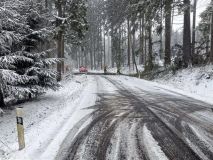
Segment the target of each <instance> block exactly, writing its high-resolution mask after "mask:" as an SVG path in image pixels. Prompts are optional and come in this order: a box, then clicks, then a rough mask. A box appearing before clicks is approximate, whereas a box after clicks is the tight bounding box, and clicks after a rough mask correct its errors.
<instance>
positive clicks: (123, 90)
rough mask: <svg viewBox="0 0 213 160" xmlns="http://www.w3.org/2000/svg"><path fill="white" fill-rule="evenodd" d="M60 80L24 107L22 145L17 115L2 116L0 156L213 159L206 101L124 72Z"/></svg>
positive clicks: (102, 159) (212, 124)
mask: <svg viewBox="0 0 213 160" xmlns="http://www.w3.org/2000/svg"><path fill="white" fill-rule="evenodd" d="M63 85H64V86H65V87H64V88H63V89H62V90H61V91H60V92H57V93H52V92H51V93H48V94H47V95H45V96H44V97H42V98H41V99H39V100H38V101H37V102H29V103H27V104H24V105H23V107H24V108H25V112H26V116H25V124H26V126H27V127H26V142H27V147H26V148H25V149H24V150H23V151H17V148H18V147H17V142H16V141H17V140H16V132H15V127H14V126H15V124H14V123H15V121H14V122H13V121H12V120H10V121H9V120H8V119H12V117H13V116H14V113H10V114H8V115H6V116H4V117H3V118H0V128H2V129H5V128H7V129H6V130H3V132H0V138H1V140H2V141H3V142H4V144H6V146H5V145H3V144H1V142H0V144H1V145H0V159H1V157H2V159H10V160H16V159H20V160H28V159H29V160H34V159H35V160H37V159H39V160H54V159H56V160H64V159H66V160H69V159H71V160H73V159H81V160H92V159H97V160H105V159H108V160H124V159H128V160H130V159H131V160H132V159H134V160H140V159H142V160H147V159H149V160H164V159H165V160H168V159H172V160H173V159H175V160H196V159H203V160H212V159H213V118H212V117H213V112H212V110H211V109H212V108H213V107H212V105H210V104H207V103H204V102H202V101H199V100H196V99H193V98H190V97H188V96H185V95H184V94H180V93H177V92H174V90H173V91H172V90H170V89H168V88H164V87H163V86H158V85H156V83H152V82H148V81H144V80H139V79H137V78H131V77H126V76H102V75H97V76H96V75H90V76H89V75H88V76H85V75H82V76H76V77H75V78H74V79H72V80H70V81H69V80H68V81H67V82H66V83H65V84H63ZM41 104H42V105H41ZM38 105H40V106H41V107H36V106H38ZM55 107H56V109H55ZM47 108H48V109H47ZM28 111H29V112H28ZM39 115H40V116H41V118H39ZM5 121H6V123H5ZM8 126H9V127H8ZM5 138H6V139H5ZM1 154H2V155H1Z"/></svg>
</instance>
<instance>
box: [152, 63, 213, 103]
mask: <svg viewBox="0 0 213 160" xmlns="http://www.w3.org/2000/svg"><path fill="white" fill-rule="evenodd" d="M153 81H154V82H157V83H160V84H163V85H165V86H167V87H169V88H173V89H177V90H180V91H179V92H181V93H182V92H184V93H185V94H186V93H187V95H194V97H195V98H197V99H201V100H203V101H208V102H210V103H213V94H212V93H213V65H208V66H205V67H197V68H188V69H183V70H180V71H177V73H176V74H175V75H173V74H172V73H170V74H167V75H164V76H162V77H159V78H156V79H154V80H153Z"/></svg>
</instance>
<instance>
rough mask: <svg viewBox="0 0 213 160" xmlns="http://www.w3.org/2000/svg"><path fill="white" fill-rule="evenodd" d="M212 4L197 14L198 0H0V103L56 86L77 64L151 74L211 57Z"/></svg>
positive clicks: (211, 59)
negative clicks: (178, 21)
mask: <svg viewBox="0 0 213 160" xmlns="http://www.w3.org/2000/svg"><path fill="white" fill-rule="evenodd" d="M211 5H212V3H209V5H208V6H207V8H206V9H205V10H204V11H203V12H202V13H201V14H200V15H197V14H196V10H197V0H194V1H190V0H183V1H181V0H158V1H156V0H149V1H147V0H35V1H33V0H1V2H0V82H1V83H0V105H1V106H2V107H4V106H5V105H10V104H15V103H22V102H24V101H26V100H29V99H32V98H35V97H37V96H39V95H41V94H43V93H45V91H46V89H52V90H57V89H59V88H60V83H59V82H60V81H61V80H62V78H63V75H64V74H65V72H66V70H72V69H74V68H79V67H80V66H86V67H88V68H89V69H91V70H103V69H104V68H105V69H106V68H107V69H108V68H116V70H117V71H116V72H117V73H118V74H121V67H128V68H129V69H134V70H136V73H137V75H139V74H140V75H146V74H147V73H155V72H158V70H160V69H161V70H162V69H163V70H172V71H174V72H175V71H176V70H178V69H182V68H187V67H194V66H203V65H207V64H211V63H212V62H213V24H212V22H213V16H212V6H211ZM176 16H182V17H183V18H182V22H180V23H181V24H182V27H181V28H179V29H178V30H175V29H174V25H175V23H174V19H175V18H176ZM198 16H200V18H201V21H199V23H198V24H197V22H196V19H197V17H198ZM138 66H143V68H144V70H143V71H140V70H138Z"/></svg>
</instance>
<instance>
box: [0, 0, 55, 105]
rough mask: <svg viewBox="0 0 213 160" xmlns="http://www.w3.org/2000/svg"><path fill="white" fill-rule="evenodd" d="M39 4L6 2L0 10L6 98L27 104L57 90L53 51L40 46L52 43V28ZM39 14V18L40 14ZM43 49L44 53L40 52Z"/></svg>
mask: <svg viewBox="0 0 213 160" xmlns="http://www.w3.org/2000/svg"><path fill="white" fill-rule="evenodd" d="M40 6H41V5H39V4H38V3H34V2H30V1H25V0H19V1H12V0H11V1H7V2H5V3H4V7H0V19H1V21H0V26H1V29H0V32H1V35H0V43H1V45H0V70H1V72H2V81H3V82H4V83H3V84H2V91H3V94H4V98H10V99H13V100H15V101H17V100H18V101H19V100H27V99H29V98H33V97H36V96H38V95H40V94H42V93H44V92H45V89H48V88H50V89H53V90H56V89H57V88H58V87H59V84H58V83H57V82H56V72H55V71H53V70H51V69H49V66H50V65H52V64H53V63H56V62H57V61H58V60H57V59H51V58H48V56H47V55H48V54H50V53H52V52H51V50H46V49H47V48H46V47H45V46H42V45H41V44H42V43H44V44H46V43H48V42H49V41H51V39H52V36H53V28H52V27H51V23H50V21H49V20H48V19H47V18H46V17H45V16H44V15H45V10H44V9H43V8H41V7H40ZM39 13H40V14H39ZM41 48H43V49H41Z"/></svg>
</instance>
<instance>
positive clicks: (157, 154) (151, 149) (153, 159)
mask: <svg viewBox="0 0 213 160" xmlns="http://www.w3.org/2000/svg"><path fill="white" fill-rule="evenodd" d="M143 141H144V144H145V145H144V147H145V150H146V152H147V153H148V156H149V159H150V160H168V158H167V156H166V155H165V153H164V152H163V151H162V150H161V147H160V146H159V145H158V142H157V141H156V140H155V139H154V137H153V136H152V134H151V132H150V130H148V128H147V127H146V125H144V126H143Z"/></svg>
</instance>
